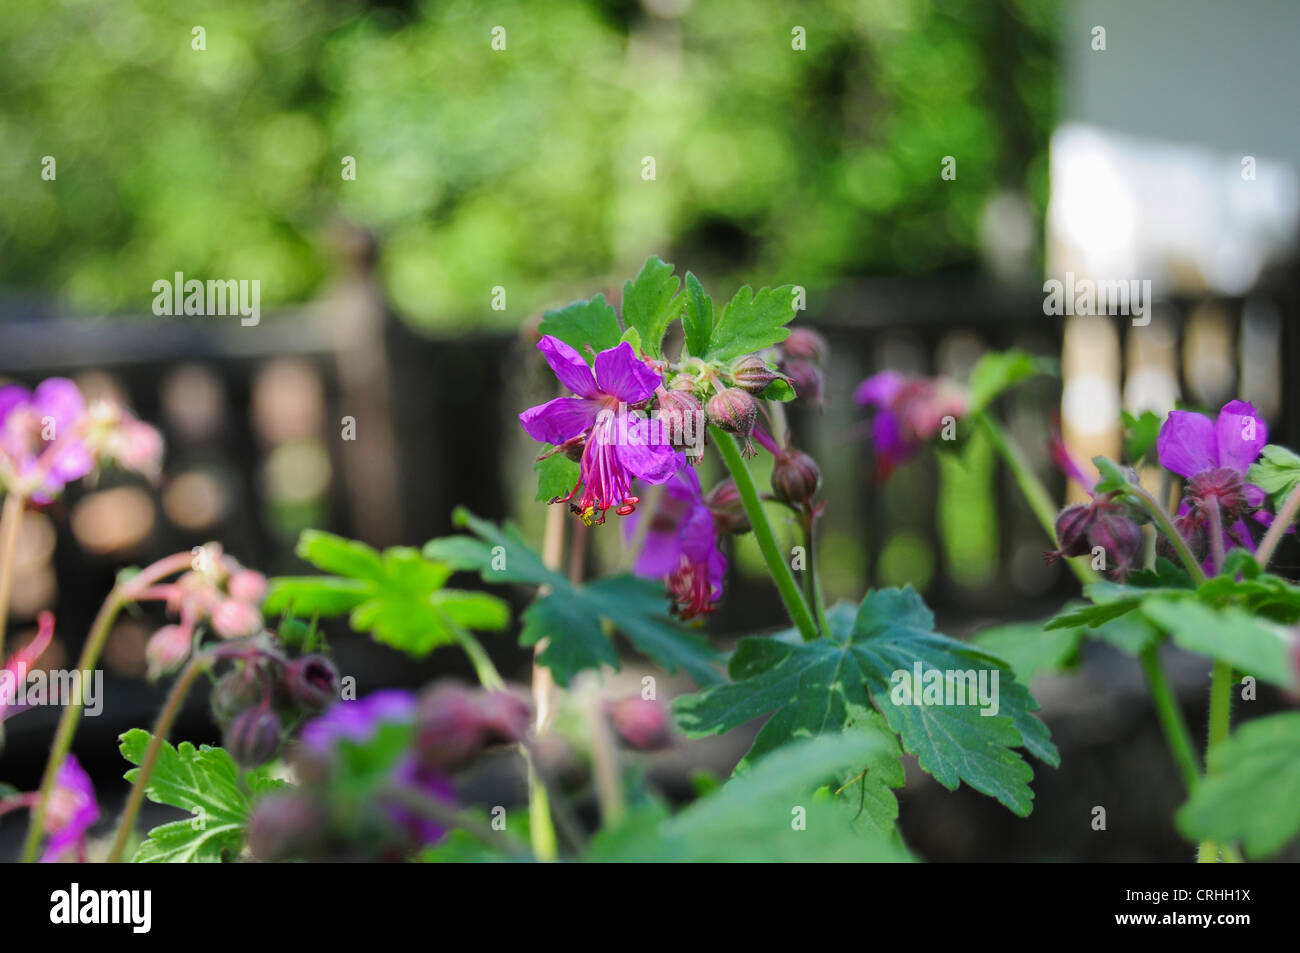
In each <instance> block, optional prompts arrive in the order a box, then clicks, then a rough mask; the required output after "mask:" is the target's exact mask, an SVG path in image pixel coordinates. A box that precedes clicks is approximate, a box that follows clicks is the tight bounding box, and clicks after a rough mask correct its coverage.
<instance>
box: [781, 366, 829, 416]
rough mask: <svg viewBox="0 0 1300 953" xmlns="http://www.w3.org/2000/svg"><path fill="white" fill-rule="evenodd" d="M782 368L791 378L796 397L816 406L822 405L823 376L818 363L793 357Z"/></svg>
mask: <svg viewBox="0 0 1300 953" xmlns="http://www.w3.org/2000/svg"><path fill="white" fill-rule="evenodd" d="M781 369H782V370H783V371H785V373H786V376H787V377H788V378H789V379H790V386H792V387H793V388H794V393H795V396H796V397H799V398H801V399H803V400H806V401H807V402H808V403H809V404H812V405H813V406H814V407H820V406H821V405H822V402H823V401H822V384H823V378H822V372H821V369H820V368H819V367H818V366H817V365H816V364H814V363H813V362H812V361H808V360H804V359H802V358H791V359H790V360H788V361H785V362H784V363H783V364H782V365H781Z"/></svg>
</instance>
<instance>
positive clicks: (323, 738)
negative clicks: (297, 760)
mask: <svg viewBox="0 0 1300 953" xmlns="http://www.w3.org/2000/svg"><path fill="white" fill-rule="evenodd" d="M415 707H416V702H415V696H414V695H413V694H411V693H410V692H407V691H401V690H400V689H389V690H387V691H382V692H374V693H373V694H371V695H367V696H366V697H365V698H360V699H356V700H350V701H341V702H338V703H337V704H335V705H334V706H333V707H332V708H330V710H329V711H327V712H325V714H323V715H321V716H320V717H319V718H315V719H313V720H312V721H309V722H307V724H306V725H304V726H303V729H302V743H303V744H304V745H306V746H307V747H308V748H310V749H311V750H313V751H317V752H327V751H330V750H332V749H333V748H334V746H335V745H336V744H337V743H338V741H339V740H341V739H344V738H346V739H347V740H348V741H352V742H356V743H357V744H364V743H365V742H367V741H369V740H370V739H371V738H373V737H374V736H375V733H376V732H377V731H378V730H379V726H380V725H381V724H385V723H395V724H411V723H413V722H414V721H415Z"/></svg>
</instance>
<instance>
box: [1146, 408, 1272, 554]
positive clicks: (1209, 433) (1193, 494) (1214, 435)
mask: <svg viewBox="0 0 1300 953" xmlns="http://www.w3.org/2000/svg"><path fill="white" fill-rule="evenodd" d="M1267 443H1268V425H1267V424H1266V423H1265V422H1264V421H1263V420H1262V419H1261V418H1260V417H1259V415H1258V413H1257V412H1256V410H1255V408H1254V406H1253V405H1252V404H1250V403H1248V402H1246V401H1242V400H1234V401H1231V402H1230V403H1227V404H1224V406H1223V409H1222V410H1220V411H1219V416H1218V418H1217V419H1216V420H1213V421H1212V420H1210V418H1208V417H1206V416H1204V415H1202V414H1197V413H1191V412H1189V411H1185V410H1174V411H1170V413H1169V418H1168V419H1167V420H1166V421H1165V423H1164V425H1163V426H1162V427H1161V428H1160V436H1159V437H1158V438H1157V440H1156V450H1157V452H1158V454H1159V458H1160V465H1161V466H1163V467H1164V468H1165V469H1167V470H1170V471H1172V472H1174V473H1176V474H1178V475H1179V476H1181V477H1183V478H1184V479H1185V480H1186V481H1187V485H1186V489H1185V492H1184V494H1183V501H1182V504H1181V505H1180V506H1179V509H1178V521H1177V522H1178V528H1179V530H1180V531H1182V532H1183V534H1184V535H1185V536H1187V537H1188V541H1189V542H1190V543H1192V545H1193V549H1196V550H1202V549H1204V548H1205V546H1204V543H1203V540H1204V539H1205V538H1206V537H1205V535H1204V534H1205V533H1206V532H1208V528H1209V518H1210V513H1211V510H1212V509H1213V508H1214V507H1215V506H1217V508H1218V510H1219V513H1220V516H1221V518H1222V525H1223V535H1224V546H1225V548H1227V547H1231V546H1234V545H1237V546H1242V547H1244V548H1246V549H1249V550H1250V551H1251V552H1254V549H1255V543H1254V540H1253V539H1252V538H1251V535H1250V529H1249V526H1248V524H1247V522H1246V518H1247V517H1250V518H1252V519H1253V520H1255V521H1256V522H1258V523H1261V524H1262V525H1264V526H1268V525H1269V524H1270V523H1272V522H1273V514H1272V513H1268V512H1263V511H1261V510H1260V509H1259V508H1260V506H1262V505H1263V503H1264V500H1265V499H1266V496H1267V494H1265V492H1264V490H1263V489H1262V488H1260V487H1258V486H1255V485H1254V484H1253V483H1247V482H1246V480H1245V477H1246V473H1247V471H1248V470H1249V469H1250V466H1251V464H1253V463H1254V462H1255V460H1256V458H1258V457H1259V454H1260V451H1261V450H1263V449H1264V447H1265V445H1266V444H1267ZM1198 544H1199V545H1198ZM1211 568H1212V569H1214V570H1217V569H1218V568H1219V567H1217V566H1215V567H1211Z"/></svg>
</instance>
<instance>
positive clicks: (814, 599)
mask: <svg viewBox="0 0 1300 953" xmlns="http://www.w3.org/2000/svg"><path fill="white" fill-rule="evenodd" d="M800 517H801V519H802V522H803V537H804V545H805V546H806V547H807V548H808V601H809V602H810V603H812V607H813V611H814V612H816V613H817V627H818V628H819V629H821V631H822V632H824V633H828V634H829V632H830V631H831V629H830V624H829V623H828V622H827V621H826V598H825V596H823V595H822V578H821V562H820V560H818V559H817V515H816V514H815V513H813V511H812V504H811V503H806V504H804V507H803V511H802V513H801V514H800Z"/></svg>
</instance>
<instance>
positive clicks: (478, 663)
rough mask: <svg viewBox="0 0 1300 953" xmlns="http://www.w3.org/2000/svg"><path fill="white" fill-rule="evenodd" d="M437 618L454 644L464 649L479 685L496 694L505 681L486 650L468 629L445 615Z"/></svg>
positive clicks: (439, 614)
mask: <svg viewBox="0 0 1300 953" xmlns="http://www.w3.org/2000/svg"><path fill="white" fill-rule="evenodd" d="M438 616H439V618H440V619H441V620H442V623H443V624H444V625H445V626H447V628H448V629H449V630H450V631H451V634H452V635H453V636H455V638H456V642H457V643H458V644H459V645H460V647H461V648H462V649H464V651H465V654H466V655H467V656H469V660H470V664H472V665H473V666H474V674H475V675H477V676H478V681H479V684H480V685H482V686H483V687H484V688H486V689H487V690H488V691H490V692H497V691H500V690H501V689H503V688H505V687H506V683H505V679H503V678H502V677H501V673H500V672H498V671H497V667H496V666H495V665H493V664H492V657H491V656H490V655H488V653H487V649H485V648H483V643H482V642H480V641H479V640H478V639H477V638H475V637H474V634H473V633H472V632H470V631H469V630H468V629H466V628H465V627H463V626H461V625H458V624H457V623H456V622H455V621H453V620H452V619H450V618H449V617H448V616H447V614H446V613H444V612H439V613H438Z"/></svg>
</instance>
